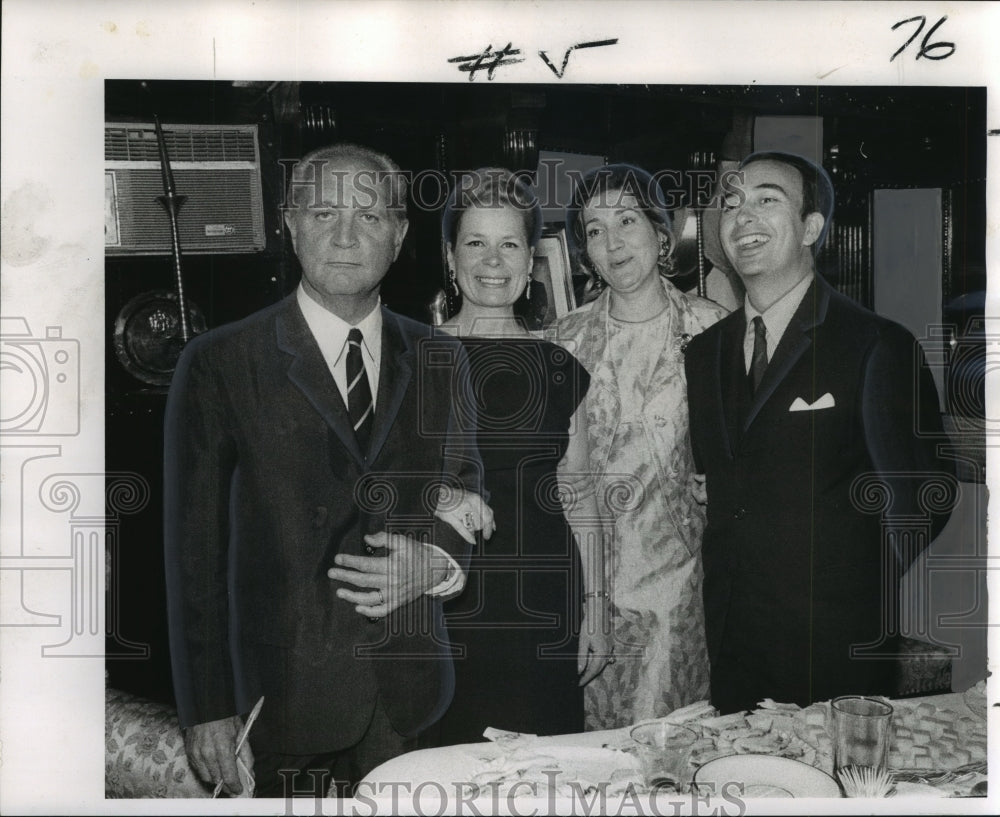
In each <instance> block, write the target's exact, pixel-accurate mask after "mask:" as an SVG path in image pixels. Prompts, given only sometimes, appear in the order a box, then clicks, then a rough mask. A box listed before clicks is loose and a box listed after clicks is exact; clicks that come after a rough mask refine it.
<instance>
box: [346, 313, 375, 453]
mask: <svg viewBox="0 0 1000 817" xmlns="http://www.w3.org/2000/svg"><path fill="white" fill-rule="evenodd" d="M362 342H363V338H362V336H361V330H360V329H357V328H354V329H352V330H351V331H350V332H349V333H348V335H347V412H348V414H350V416H351V425H353V426H354V434H355V436H356V437H357V438H358V445H359V446H360V448H361V450H362V451H363V452H367V451H368V438H369V436H371V430H372V421H373V419H374V415H375V412H374V406H373V405H372V389H371V386H370V385H369V383H368V375H367V373H366V372H365V363H364V361H363V360H362V359H361V344H362Z"/></svg>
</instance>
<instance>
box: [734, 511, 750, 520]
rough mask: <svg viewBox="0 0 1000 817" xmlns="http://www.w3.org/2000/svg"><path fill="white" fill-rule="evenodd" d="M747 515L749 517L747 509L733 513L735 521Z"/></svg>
mask: <svg viewBox="0 0 1000 817" xmlns="http://www.w3.org/2000/svg"><path fill="white" fill-rule="evenodd" d="M746 515H747V509H746V508H737V509H736V510H735V511H733V519H742V518H743V517H744V516H746Z"/></svg>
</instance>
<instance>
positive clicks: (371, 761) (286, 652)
mask: <svg viewBox="0 0 1000 817" xmlns="http://www.w3.org/2000/svg"><path fill="white" fill-rule="evenodd" d="M286 201H287V206H286V213H285V221H286V224H287V227H288V230H289V234H290V236H291V240H292V244H293V246H294V249H295V253H296V255H297V256H298V258H299V260H300V262H301V266H302V282H301V285H300V287H299V289H298V291H297V292H295V293H294V294H292V295H291V296H289V297H288V298H286V299H284V300H283V301H281V302H280V303H278V304H275V305H274V306H272V307H269V308H267V309H264V310H262V311H260V312H258V313H255V314H253V315H251V316H249V317H248V318H246V319H244V320H242V321H240V322H238V323H235V324H231V325H228V326H225V327H222V328H220V329H217V330H214V331H212V332H209V333H207V334H204V335H202V336H200V337H198V338H196V339H195V340H194V341H192V342H191V343H190V345H189V346H188V347H187V349H186V350H185V352H184V355H183V356H182V358H181V361H180V363H179V364H178V368H177V371H176V373H175V376H174V380H173V383H172V385H171V391H170V396H169V400H168V406H167V421H166V451H165V459H166V471H165V484H166V496H165V500H166V501H165V524H166V537H165V541H166V559H167V580H168V594H169V606H170V608H169V613H170V637H171V640H170V644H171V658H172V663H173V674H174V686H175V691H176V697H177V703H178V710H179V715H180V719H181V725H182V726H184V727H185V728H186V730H185V745H186V748H187V752H188V757H189V759H190V761H191V764H192V766H193V767H194V769H195V771H196V772H197V773H198V774H199V776H201V777H202V778H203V779H205V780H206V781H208V782H212V783H217V782H219V781H223V785H224V787H225V789H226V791H227V792H228V793H230V794H236V793H239V792H240V791H241V784H240V780H239V776H238V769H237V762H236V761H237V757H236V744H237V740H238V734H239V732H240V730H241V727H242V726H243V720H242V717H241V715H245V713H247V711H248V710H249V709H250V708H251V705H252V704H253V703H254V701H256V700H257V699H258V697H259V696H261V695H263V696H264V704H263V708H262V709H261V712H260V717H259V719H258V720H257V722H256V724H255V725H254V726H253V728H252V730H251V732H250V739H249V746H252V752H251V751H250V748H249V747H246V748H244V749H243V750H242V751H241V753H240V759H241V760H242V761H243V763H244V764H246V765H247V767H252V768H253V771H254V775H255V778H256V787H257V795H258V796H290V795H292V794H293V788H294V793H307V794H308V793H312V794H313V795H315V796H322V795H323V794H324V793H325V791H326V786H327V784H328V783H329V776H330V774H331V773H332V775H333V777H334V779H336V780H337V781H338V784H347V785H350V784H353V783H356V782H357V781H358V780H359V779H360V778H361V777H363V776H364V774H365V773H367V772H368V771H369V770H370V769H371V768H373V767H374V766H376V765H378V764H380V763H382V762H384V761H385V760H388V759H389V758H391V757H393V756H395V755H398V754H401V753H402V752H404V751H408V750H409V749H411V748H414V746H415V736H417V735H419V733H420V732H421V731H422V730H423V729H425V728H426V727H427V726H428V725H430V724H432V723H433V722H434V721H435V720H436V719H437V718H439V717H440V715H441V714H442V713H443V711H444V709H445V708H446V707H447V705H448V703H449V700H450V698H451V694H452V688H453V683H454V682H453V677H454V675H453V669H452V665H451V659H450V656H449V654H448V652H447V651H446V649H445V647H444V646H443V645H444V644H445V642H446V636H445V633H444V626H443V619H442V613H441V605H440V601H441V600H442V598H444V597H446V596H448V595H451V594H452V593H454V592H457V591H458V590H460V589H461V586H462V583H463V582H464V578H465V577H464V572H463V570H464V565H465V560H466V559H467V547H468V546H467V544H466V541H465V539H463V537H462V536H459V534H458V533H457V532H456V530H455V529H453V528H452V527H451V526H450V525H449V524H447V523H446V522H443V521H442V520H441V519H439V518H436V517H435V511H436V510H440V509H441V506H440V505H438V506H435V503H436V502H437V501H438V496H439V493H438V491H436V490H434V489H435V486H437V485H442V486H443V487H445V488H446V489H454V491H453V495H454V496H459V495H462V494H463V492H465V491H468V492H472V493H475V492H478V488H479V470H478V469H479V461H478V455H477V454H476V450H475V447H474V445H472V444H468V443H467V442H466V440H465V439H464V438H462V437H461V436H459V435H458V433H457V432H456V426H455V415H454V412H453V410H452V407H453V405H454V404H455V402H456V401H457V400H464V401H465V402H466V403H467V404H471V403H469V401H468V399H467V395H465V396H463V394H459V393H457V392H458V391H460V390H461V391H464V386H463V383H464V381H463V380H462V378H461V377H459V376H457V375H456V370H457V369H459V368H460V367H456V366H455V362H456V361H458V360H459V359H460V356H461V348H460V346H458V345H457V343H456V342H455V341H453V340H451V339H448V338H441V337H433V338H432V337H431V330H430V328H429V327H427V326H424V325H422V324H418V323H415V322H413V321H410V320H408V319H406V318H403V317H401V316H399V315H396V314H394V313H392V312H390V311H389V310H387V309H385V308H383V307H381V305H380V300H379V287H380V284H381V282H382V279H383V277H384V276H385V274H386V272H387V271H388V269H389V267H390V265H391V264H392V262H393V261H394V260H395V259H396V257H397V255H398V253H399V251H400V247H401V246H402V242H403V238H404V236H405V234H406V229H407V220H406V205H405V201H406V184H405V179H404V177H403V175H402V174H401V173H400V171H399V168H398V167H397V166H396V165H395V164H394V163H393V162H392V160H391V159H389V158H388V157H386V156H384V155H382V154H379V153H376V152H374V151H372V150H369V149H367V148H363V147H358V146H354V145H333V146H330V147H328V148H324V149H321V150H318V151H314V152H312V153H310V154H309V155H308V156H306V157H304V158H303V159H302V160H300V161H299V163H298V164H297V165H296V166H295V168H294V170H293V172H292V176H291V182H290V184H289V190H288V196H287V199H286ZM466 538H468V537H466ZM284 769H291V770H295V771H297V772H303V773H305V774H297V775H295V777H294V780H293V779H292V777H291V775H290V774H287V773H286V774H282V773H281V772H280V770H284ZM341 790H342V791H348V790H349V789H348V788H342V789H341Z"/></svg>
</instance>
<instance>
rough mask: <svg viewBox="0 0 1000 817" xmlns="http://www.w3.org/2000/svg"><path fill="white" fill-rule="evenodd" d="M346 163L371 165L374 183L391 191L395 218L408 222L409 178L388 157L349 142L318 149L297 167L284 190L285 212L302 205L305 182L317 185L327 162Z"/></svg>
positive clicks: (299, 161)
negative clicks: (309, 171)
mask: <svg viewBox="0 0 1000 817" xmlns="http://www.w3.org/2000/svg"><path fill="white" fill-rule="evenodd" d="M345 159H346V160H350V161H353V162H355V163H357V164H362V165H371V167H372V168H373V169H374V170H375V173H376V176H375V178H374V179H373V181H377V182H379V183H385V184H387V185H388V187H389V201H388V202H387V203H386V207H387V209H388V210H389V212H390V213H392V214H393V215H394V216H395V217H396V219H397V221H405V220H406V193H407V188H408V185H407V179H406V174H405V173H404V172H403V171H402V170H400V168H399V165H398V164H396V162H394V161H393V160H392V159H391V158H390V157H389V156H388V155H386V154H385V153H379V152H378V151H377V150H372V149H371V148H368V147H364V146H363V145H355V144H351V143H350V142H336V143H334V144H332V145H326V146H324V147H320V148H316V149H315V150H311V151H309V153H307V154H306V155H305V156H303V157H302V158H301V159H299V160H298V161H297V162H296V163H295V165H294V166H293V167H292V172H291V175H290V176H289V178H288V184H287V188H286V190H285V208H286V209H289V210H291V209H295V208H297V207H298V206H299V205H300V203H301V198H302V192H301V191H302V188H303V187H304V186H306V185H303V184H302V183H303V182H313V183H314V184H315V181H316V178H317V177H316V174H317V173H322V171H323V168H324V167H325V166H326V164H327V163H328V162H337V161H342V160H345ZM309 168H312V176H309V175H307V173H308V169H309Z"/></svg>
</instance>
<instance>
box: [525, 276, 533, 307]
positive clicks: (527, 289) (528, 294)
mask: <svg viewBox="0 0 1000 817" xmlns="http://www.w3.org/2000/svg"><path fill="white" fill-rule="evenodd" d="M524 299H525V300H526V301H530V300H531V276H530V275H529V276H528V283H526V284H525V285H524Z"/></svg>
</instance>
